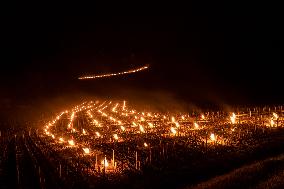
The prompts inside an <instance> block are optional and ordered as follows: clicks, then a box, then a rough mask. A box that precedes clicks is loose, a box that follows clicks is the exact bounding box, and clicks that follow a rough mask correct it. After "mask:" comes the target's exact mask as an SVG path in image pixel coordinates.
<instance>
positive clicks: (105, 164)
mask: <svg viewBox="0 0 284 189" xmlns="http://www.w3.org/2000/svg"><path fill="white" fill-rule="evenodd" d="M101 164H102V166H104V167H108V166H109V164H108V161H107V159H106V158H105V159H104V160H102V162H101Z"/></svg>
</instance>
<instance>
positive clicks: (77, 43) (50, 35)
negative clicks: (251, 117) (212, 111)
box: [0, 2, 284, 109]
mask: <svg viewBox="0 0 284 189" xmlns="http://www.w3.org/2000/svg"><path fill="white" fill-rule="evenodd" d="M35 6H37V7H36V8H34V7H35ZM276 7H277V6H275V7H274V8H273V9H270V8H269V7H267V6H266V5H257V4H247V3H246V4H245V3H243V4H242V3H239V4H234V3H225V2H222V3H216V2H211V3H207V4H205V3H200V4H199V3H194V2H191V3H189V4H184V5H182V4H177V3H176V4H156V5H154V4H147V5H142V4H138V3H137V4H135V5H134V4H125V5H122V4H116V5H113V4H112V5H111V6H110V4H108V5H89V6H86V7H82V6H77V5H73V6H72V8H70V7H69V5H65V6H64V7H60V8H59V7H58V8H54V6H51V5H50V6H47V5H31V6H29V5H25V6H23V5H13V6H9V7H7V11H6V12H5V13H4V17H3V18H4V19H3V22H2V27H1V28H2V29H1V30H2V31H4V34H2V37H1V38H2V44H1V45H2V49H4V51H2V53H3V55H2V61H1V65H2V68H1V72H2V73H1V94H0V97H1V99H0V100H1V108H2V109H3V108H4V109H5V108H7V107H8V108H11V107H14V106H15V107H17V106H32V105H33V104H35V101H41V100H42V101H45V102H44V103H46V101H48V100H49V99H53V98H60V97H61V100H62V98H63V99H64V97H65V96H68V95H69V100H70V99H72V97H70V96H72V95H76V94H78V96H80V95H81V94H82V96H84V95H86V96H94V97H95V96H98V97H113V98H126V99H139V98H141V99H143V98H144V99H148V100H150V101H151V98H152V101H157V99H165V100H164V101H165V102H167V100H169V101H170V100H177V101H180V102H183V103H192V104H197V105H200V104H231V105H236V104H276V103H283V102H284V100H283V90H282V89H281V88H283V86H282V83H283V73H282V72H283V70H282V69H281V67H280V66H281V64H283V61H284V56H283V29H282V27H281V24H280V23H281V22H282V21H283V19H282V18H283V16H282V15H280V14H281V10H280V9H279V8H276ZM145 64H150V69H149V70H147V71H145V72H141V73H137V74H133V75H127V76H121V77H113V78H105V79H103V78H102V79H97V80H89V81H79V80H77V77H78V76H81V75H84V74H92V73H107V72H117V71H123V70H124V69H131V68H135V67H139V66H143V65H145ZM83 94H84V95H83ZM66 98H67V97H66ZM37 103H38V102H37Z"/></svg>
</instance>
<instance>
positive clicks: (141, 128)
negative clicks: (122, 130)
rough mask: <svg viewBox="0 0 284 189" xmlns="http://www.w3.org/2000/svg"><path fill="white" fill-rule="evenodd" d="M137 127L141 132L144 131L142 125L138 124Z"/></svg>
mask: <svg viewBox="0 0 284 189" xmlns="http://www.w3.org/2000/svg"><path fill="white" fill-rule="evenodd" d="M139 129H140V131H141V132H142V133H145V130H144V127H143V126H142V125H139Z"/></svg>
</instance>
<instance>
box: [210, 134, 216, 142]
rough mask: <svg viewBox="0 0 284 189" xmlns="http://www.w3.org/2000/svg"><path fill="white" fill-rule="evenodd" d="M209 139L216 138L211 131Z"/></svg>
mask: <svg viewBox="0 0 284 189" xmlns="http://www.w3.org/2000/svg"><path fill="white" fill-rule="evenodd" d="M210 139H211V140H212V141H215V140H216V137H215V135H214V134H213V133H211V135H210Z"/></svg>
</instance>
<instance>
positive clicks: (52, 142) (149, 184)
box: [1, 101, 284, 188]
mask: <svg viewBox="0 0 284 189" xmlns="http://www.w3.org/2000/svg"><path fill="white" fill-rule="evenodd" d="M283 126H284V119H283V110H282V106H277V107H264V108H263V107H262V108H248V107H246V108H243V109H239V110H238V111H231V112H225V111H219V112H200V113H196V112H191V113H187V114H186V113H180V114H173V113H171V112H168V113H161V112H146V111H145V112H142V111H141V112H140V111H137V110H135V109H133V108H132V107H131V106H130V105H128V103H127V102H125V101H122V102H119V101H118V102H115V101H113V102H112V101H94V102H84V103H82V104H80V105H78V106H76V107H74V108H73V109H71V110H64V111H62V112H61V113H59V114H58V115H56V116H55V117H54V119H52V120H51V121H47V122H46V124H45V125H43V126H39V128H38V129H36V130H34V129H28V130H27V131H24V132H21V133H17V134H16V135H11V134H10V135H9V134H6V135H5V136H4V137H2V138H3V139H2V143H3V145H2V148H3V149H4V153H3V154H2V156H1V157H3V158H2V159H3V161H2V162H7V163H6V166H8V167H6V168H5V167H4V168H3V170H4V171H3V173H5V170H9V171H10V172H9V171H8V172H6V173H5V174H6V177H8V178H14V182H13V183H14V186H17V185H19V186H30V188H37V187H38V186H44V187H46V188H72V187H73V188H77V187H79V188H92V187H97V188H105V187H115V188H163V187H170V188H176V187H185V186H188V185H191V184H193V185H194V184H197V183H199V182H202V181H205V180H207V179H209V178H211V177H214V176H216V175H220V174H224V173H227V172H228V171H230V170H233V169H235V168H238V167H240V166H242V165H243V164H246V163H251V162H253V161H256V160H261V159H263V158H267V157H269V156H273V155H278V154H281V153H283V152H284V151H283V150H284V149H283V146H284V140H283V139H284V128H283ZM4 139H5V140H4ZM13 146H15V148H14V147H13ZM13 154H17V155H16V156H14V155H13ZM23 161H25V162H26V163H22V162H23ZM13 170H14V171H13ZM31 175H33V178H36V179H32V180H30V181H29V179H30V178H31ZM12 180H13V179H12ZM5 185H7V186H9V183H6V184H5ZM3 186H4V184H3Z"/></svg>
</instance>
